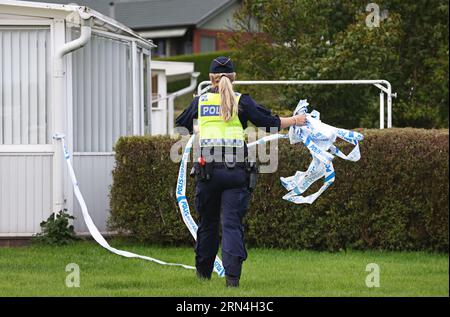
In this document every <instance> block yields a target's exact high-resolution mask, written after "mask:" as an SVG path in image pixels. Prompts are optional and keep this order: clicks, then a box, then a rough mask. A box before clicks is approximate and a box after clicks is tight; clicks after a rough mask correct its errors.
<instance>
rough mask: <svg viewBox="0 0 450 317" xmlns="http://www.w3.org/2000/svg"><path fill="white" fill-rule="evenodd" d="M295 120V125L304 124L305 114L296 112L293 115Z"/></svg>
mask: <svg viewBox="0 0 450 317" xmlns="http://www.w3.org/2000/svg"><path fill="white" fill-rule="evenodd" d="M292 118H294V120H295V125H305V124H306V115H304V114H298V115H296V116H293V117H292Z"/></svg>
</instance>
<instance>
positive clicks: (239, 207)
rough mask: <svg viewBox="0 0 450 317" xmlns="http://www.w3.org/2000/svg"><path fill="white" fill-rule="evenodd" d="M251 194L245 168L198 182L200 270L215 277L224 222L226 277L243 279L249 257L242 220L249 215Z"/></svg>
mask: <svg viewBox="0 0 450 317" xmlns="http://www.w3.org/2000/svg"><path fill="white" fill-rule="evenodd" d="M250 198H251V192H250V191H249V190H248V180H247V172H246V171H245V169H244V168H242V167H235V168H233V169H228V168H215V169H214V170H213V172H212V176H211V179H210V180H208V181H197V183H196V194H195V207H196V210H197V212H198V213H199V216H200V221H199V226H198V230H197V242H196V246H195V252H196V257H195V264H196V268H197V271H198V272H199V273H201V274H202V275H204V276H211V273H212V271H213V265H214V260H215V257H216V255H217V252H218V250H219V229H220V227H219V225H220V222H222V261H223V265H224V268H225V274H226V275H227V276H230V277H235V278H236V277H237V278H239V277H240V276H241V270H242V263H243V262H244V261H245V259H246V258H247V250H246V249H245V245H244V228H243V225H242V219H243V217H244V215H245V214H246V212H247V209H248V205H249V201H250Z"/></svg>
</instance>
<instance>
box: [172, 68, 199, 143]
mask: <svg viewBox="0 0 450 317" xmlns="http://www.w3.org/2000/svg"><path fill="white" fill-rule="evenodd" d="M198 76H200V73H199V72H194V73H192V74H191V84H190V85H189V86H187V87H185V88H183V89H180V90H178V91H175V92H174V93H172V94H170V95H169V96H168V103H169V104H168V108H169V111H168V115H167V118H168V120H169V122H168V123H167V133H168V134H169V135H170V134H173V119H174V118H173V117H174V102H175V98H177V97H179V96H181V95H184V94H187V93H188V92H191V91H194V90H195V88H196V87H197V79H198Z"/></svg>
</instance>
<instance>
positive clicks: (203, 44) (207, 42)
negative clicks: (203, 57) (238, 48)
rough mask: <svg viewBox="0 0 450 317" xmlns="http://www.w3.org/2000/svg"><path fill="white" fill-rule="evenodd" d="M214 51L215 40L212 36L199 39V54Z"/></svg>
mask: <svg viewBox="0 0 450 317" xmlns="http://www.w3.org/2000/svg"><path fill="white" fill-rule="evenodd" d="M215 50H216V38H215V37H213V36H202V37H201V38H200V52H202V53H206V52H214V51H215Z"/></svg>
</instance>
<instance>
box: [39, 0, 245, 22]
mask: <svg viewBox="0 0 450 317" xmlns="http://www.w3.org/2000/svg"><path fill="white" fill-rule="evenodd" d="M32 1H36V0H32ZM40 1H46V2H51V3H65V4H68V3H77V4H79V5H85V6H88V7H91V8H93V9H95V10H97V11H99V12H102V13H103V14H105V15H110V9H111V8H110V3H112V2H113V3H114V12H115V15H114V19H116V20H117V21H120V22H121V23H124V24H125V25H127V26H129V27H131V28H134V29H160V28H170V27H179V26H195V25H198V24H200V23H202V22H205V21H206V20H208V19H209V18H211V17H213V16H215V15H216V14H218V13H220V12H221V11H222V10H224V9H226V8H227V7H228V6H230V5H232V4H234V3H236V2H237V1H238V0H40Z"/></svg>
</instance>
